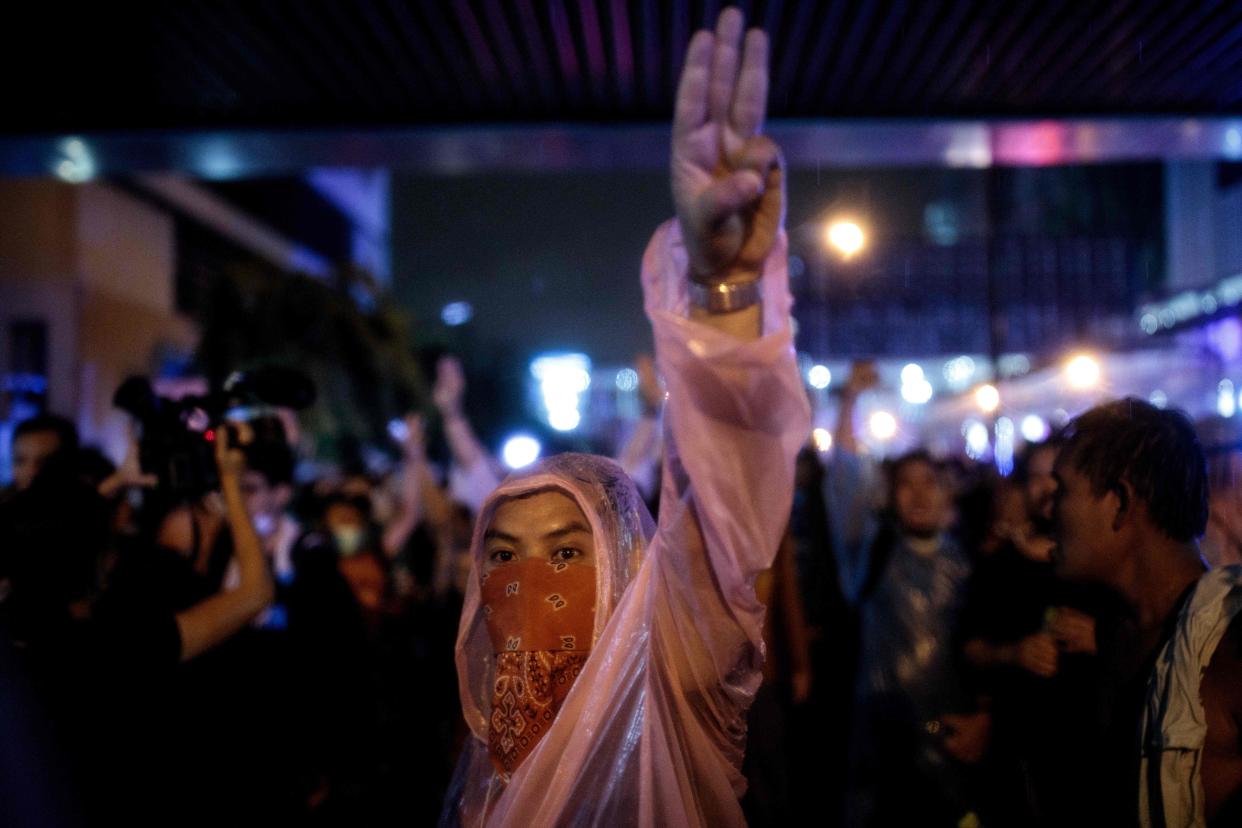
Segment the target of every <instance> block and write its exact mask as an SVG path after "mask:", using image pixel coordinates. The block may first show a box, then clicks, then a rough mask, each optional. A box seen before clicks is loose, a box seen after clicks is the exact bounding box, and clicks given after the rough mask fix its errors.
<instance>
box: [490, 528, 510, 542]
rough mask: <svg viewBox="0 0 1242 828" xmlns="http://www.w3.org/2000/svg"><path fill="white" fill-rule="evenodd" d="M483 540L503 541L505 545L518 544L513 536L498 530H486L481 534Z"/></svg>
mask: <svg viewBox="0 0 1242 828" xmlns="http://www.w3.org/2000/svg"><path fill="white" fill-rule="evenodd" d="M483 540H485V541H489V540H501V541H505V542H506V543H517V542H518V539H517V538H515V537H514V536H513V535H510V534H509V533H508V532H501V531H500V530H499V529H488V530H487V531H486V532H484V533H483Z"/></svg>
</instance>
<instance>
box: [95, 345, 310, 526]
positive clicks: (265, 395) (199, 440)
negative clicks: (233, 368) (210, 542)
mask: <svg viewBox="0 0 1242 828" xmlns="http://www.w3.org/2000/svg"><path fill="white" fill-rule="evenodd" d="M314 401H315V384H314V383H313V382H312V381H311V379H310V378H309V377H307V376H306V375H305V374H303V373H302V372H300V371H297V370H295V369H292V368H280V367H276V366H268V367H263V368H257V369H255V370H253V371H239V372H234V373H233V374H231V375H230V376H229V377H228V379H226V380H225V381H224V384H223V385H222V386H221V387H220V388H218V389H213V390H212V391H210V392H209V393H207V394H204V395H194V396H186V397H181V398H180V399H176V400H173V399H169V398H167V397H161V396H159V395H157V394H156V393H155V391H154V390H153V389H152V387H151V382H150V380H148V379H147V378H146V377H130V378H129V379H127V380H126V381H125V382H123V383H122V384H121V387H120V388H118V389H117V391H116V394H115V395H114V396H113V398H112V404H113V405H114V406H116V407H117V408H120V409H121V410H123V411H126V412H128V413H129V414H130V415H132V416H133V417H134V419H135V420H136V421H137V422H138V425H139V428H140V437H139V442H138V448H139V462H140V463H141V465H142V470H143V471H144V472H146V473H148V474H154V475H156V477H158V478H159V487H160V489H161V490H162V491H164V492H165V493H166V494H168V495H171V496H172V497H173V498H174V499H177V500H183V501H188V500H193V499H195V498H197V497H200V496H202V495H204V494H206V493H207V492H209V491H212V490H213V489H215V488H217V486H218V485H219V482H220V481H219V475H218V473H217V470H216V460H215V446H214V441H215V435H216V432H217V431H218V430H219V429H221V428H224V429H227V430H228V433H229V444H230V445H237V446H240V441H239V440H238V436H237V430H236V427H235V425H234V423H233V422H232V421H238V420H240V421H245V422H246V423H247V424H248V425H249V426H250V429H251V430H252V431H253V433H254V437H253V439H252V440H251V441H250V442H249V443H248V445H251V446H253V445H256V444H262V443H267V442H279V443H284V442H285V440H286V435H285V429H284V426H283V425H282V424H281V421H280V419H279V418H278V417H277V416H275V414H274V412H273V411H272V409H273V408H292V409H303V408H306V407H307V406H309V405H311V404H312V403H313V402H314Z"/></svg>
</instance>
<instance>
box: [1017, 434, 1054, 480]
mask: <svg viewBox="0 0 1242 828" xmlns="http://www.w3.org/2000/svg"><path fill="white" fill-rule="evenodd" d="M1060 450H1061V435H1060V434H1059V433H1058V434H1054V435H1053V436H1051V437H1049V438H1048V439H1047V440H1042V441H1040V442H1038V443H1030V444H1028V445H1027V447H1026V448H1025V449H1023V450H1022V453H1021V454H1019V455H1018V459H1017V462H1016V463H1015V464H1014V467H1013V481H1014V482H1015V483H1026V482H1027V481H1028V480H1030V477H1031V460H1032V458H1034V457H1035V455H1037V454H1039V453H1040V452H1041V451H1052V452H1057V451H1060Z"/></svg>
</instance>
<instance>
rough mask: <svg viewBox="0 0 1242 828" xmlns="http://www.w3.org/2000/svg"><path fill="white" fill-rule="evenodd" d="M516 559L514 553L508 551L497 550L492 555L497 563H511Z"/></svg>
mask: <svg viewBox="0 0 1242 828" xmlns="http://www.w3.org/2000/svg"><path fill="white" fill-rule="evenodd" d="M514 557H515V556H514V554H513V552H511V551H510V550H508V549H497V550H496V551H495V552H493V553H492V560H493V561H495V562H496V563H509V562H510V561H512V560H513V559H514Z"/></svg>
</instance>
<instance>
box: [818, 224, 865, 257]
mask: <svg viewBox="0 0 1242 828" xmlns="http://www.w3.org/2000/svg"><path fill="white" fill-rule="evenodd" d="M826 238H827V240H828V244H830V245H831V246H832V247H835V248H836V249H837V252H839V253H840V254H841V255H842V256H844V257H845V258H847V259H848V258H850V257H851V256H853V255H854V254H855V253H857V252H858V251H859V250H862V249H863V245H864V244H866V241H867V239H866V236H864V235H863V230H862V228H861V227H859V226H858V225H857V224H855V223H854V222H852V221H834V222H833V223H832V224H830V225H828V232H827V234H826Z"/></svg>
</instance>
